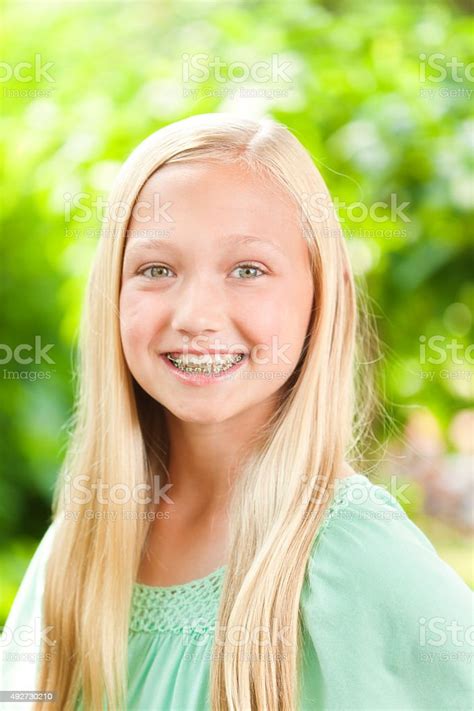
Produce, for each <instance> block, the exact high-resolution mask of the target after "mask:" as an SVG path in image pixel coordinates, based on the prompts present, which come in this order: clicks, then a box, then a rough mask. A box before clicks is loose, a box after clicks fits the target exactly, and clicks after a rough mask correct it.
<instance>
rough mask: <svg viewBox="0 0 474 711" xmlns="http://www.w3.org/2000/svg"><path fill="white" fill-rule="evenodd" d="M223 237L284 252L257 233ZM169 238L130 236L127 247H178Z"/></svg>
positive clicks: (134, 249)
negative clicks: (256, 234)
mask: <svg viewBox="0 0 474 711" xmlns="http://www.w3.org/2000/svg"><path fill="white" fill-rule="evenodd" d="M223 237H224V239H225V241H226V242H227V241H228V242H229V243H232V242H234V243H236V244H262V245H264V246H267V247H270V249H273V250H276V251H277V252H279V253H280V254H283V250H282V249H281V247H279V245H278V244H277V243H276V242H273V241H272V240H267V239H263V238H262V237H256V236H255V235H249V234H241V233H240V232H232V233H230V234H224V235H223ZM137 239H138V240H139V241H138V243H137V242H134V243H133V245H134V246H132V241H131V240H137ZM167 239H168V238H166V237H164V238H163V237H161V238H160V237H138V238H137V237H132V238H131V239H130V238H129V239H128V240H127V245H126V248H127V251H128V252H129V253H130V252H135V251H136V250H138V249H140V248H143V249H145V250H151V249H156V248H158V247H172V248H173V247H174V248H176V247H177V245H176V243H175V242H169V241H167Z"/></svg>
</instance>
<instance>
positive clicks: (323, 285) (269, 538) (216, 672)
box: [2, 114, 472, 711]
mask: <svg viewBox="0 0 474 711" xmlns="http://www.w3.org/2000/svg"><path fill="white" fill-rule="evenodd" d="M315 205H317V206H318V210H315ZM356 311H357V310H356V298H355V286H354V279H353V275H352V272H351V267H350V263H349V260H348V255H347V251H346V247H345V243H344V239H343V237H342V234H341V230H340V227H339V224H338V222H337V219H336V216H335V213H334V210H333V208H332V207H331V202H330V198H329V194H328V192H327V188H326V186H325V184H324V182H323V180H322V178H321V176H320V174H319V172H318V171H317V169H316V168H315V166H314V164H313V162H312V160H311V158H310V156H309V154H308V153H307V152H306V151H305V149H304V148H303V146H302V145H301V144H300V143H299V141H298V140H297V139H296V138H295V137H294V136H293V135H292V134H291V133H290V132H289V131H288V130H287V129H286V128H285V127H284V126H282V125H280V124H278V123H277V122H275V121H273V120H270V119H263V120H260V121H254V120H250V119H244V118H240V117H236V116H233V115H229V114H215V115H207V114H206V115H198V116H193V117H191V118H188V119H185V120H182V121H179V122H177V123H174V124H171V125H169V126H167V127H165V128H162V129H160V130H159V131H157V132H156V133H154V134H152V135H151V136H149V137H148V138H147V139H146V140H144V141H143V143H141V144H140V145H139V146H138V148H136V150H135V151H134V152H133V153H132V154H131V156H130V157H129V158H128V160H127V161H126V162H125V164H124V165H123V168H122V170H121V171H120V173H119V175H118V177H117V179H116V182H115V184H114V186H113V189H112V192H111V196H110V201H109V205H108V217H107V223H106V225H105V226H104V229H103V234H102V236H101V240H100V245H99V249H98V252H97V257H96V260H95V263H94V266H93V270H92V274H91V278H90V283H89V289H88V297H87V302H86V306H85V312H84V314H85V315H84V319H83V328H82V335H81V356H82V364H81V388H80V393H79V397H78V403H77V411H76V416H75V428H74V433H73V437H72V440H71V444H70V447H69V450H68V454H67V457H66V460H65V463H64V468H63V471H62V475H61V477H60V479H59V483H58V488H57V490H56V492H55V498H54V503H53V522H52V524H51V525H50V528H49V529H48V531H47V532H46V534H45V536H44V538H43V540H42V542H41V543H40V546H39V547H38V549H37V552H36V553H35V556H34V558H33V560H32V562H31V564H30V567H29V569H28V571H27V573H26V576H25V578H24V580H23V582H22V585H21V588H20V590H19V592H18V595H17V598H16V600H15V603H14V605H13V608H12V611H11V614H10V616H9V618H8V621H7V639H8V644H5V645H4V650H5V651H4V655H7V656H4V659H5V664H4V667H5V669H6V671H5V677H4V682H3V686H2V688H3V689H8V690H13V689H17V690H18V689H21V688H23V689H36V690H38V691H39V692H40V694H41V692H54V693H55V703H56V707H57V708H59V709H61V711H62V710H66V711H69V710H72V709H76V708H82V709H87V710H89V709H93V710H96V709H103V708H107V709H112V710H113V711H115V710H116V709H121V708H124V709H125V708H126V709H147V710H148V709H157V710H159V711H202V710H205V709H212V711H227V710H230V711H244V710H257V711H266V710H269V711H277V710H284V711H288V710H289V711H296V710H299V709H303V710H308V711H309V710H316V709H339V710H342V709H344V710H348V709H350V710H351V711H353V710H355V709H359V710H361V711H362V709H363V710H364V711H380V710H381V709H391V710H392V711H395V710H396V711H402V710H403V711H406V710H408V709H420V710H421V709H423V710H428V709H430V710H433V711H434V710H435V709H440V710H441V709H443V710H447V709H467V708H470V705H471V702H472V686H471V683H470V674H469V664H470V652H471V651H472V647H471V646H470V645H471V641H470V638H469V624H470V606H471V602H472V597H471V592H470V590H469V588H468V587H467V586H466V585H465V584H464V582H463V581H462V580H461V579H460V577H459V576H458V575H457V574H456V573H455V572H454V571H453V570H452V569H451V568H450V567H448V566H447V565H446V564H445V563H444V562H443V561H442V560H441V559H440V558H439V557H438V555H437V554H436V551H435V549H434V548H433V546H432V545H431V543H430V542H429V540H428V539H427V538H426V537H425V536H424V534H423V533H422V532H421V531H420V530H419V529H418V528H417V527H416V526H415V525H414V524H413V523H412V522H411V521H410V520H409V519H408V517H407V516H406V514H405V513H404V510H403V509H402V508H401V506H400V505H399V504H398V503H397V501H396V499H395V498H394V496H393V495H392V494H391V493H389V492H388V491H387V490H385V489H384V488H382V487H381V486H379V485H377V484H374V483H372V482H371V481H370V480H369V479H368V477H367V476H366V475H365V474H363V473H359V472H356V471H354V470H353V469H352V468H351V467H350V466H349V465H348V463H347V462H348V460H349V459H350V457H351V455H353V454H354V453H355V451H356V444H357V441H358V438H359V433H360V429H361V421H362V418H361V415H360V412H361V410H360V409H359V406H358V403H357V401H356V395H357V393H358V392H359V391H360V393H361V394H362V397H363V398H364V397H365V398H366V397H367V391H365V392H364V391H363V390H362V389H359V390H358V388H357V386H356V383H357V378H356V376H357V372H356V371H355V368H354V363H355V361H356V355H357V350H356V343H357V341H356V337H357V335H358V334H359V336H360V333H361V331H360V328H357V319H356ZM364 385H366V384H365V383H362V386H364ZM353 423H355V424H353ZM353 461H354V460H353ZM24 625H26V626H27V628H31V629H32V630H34V631H35V634H34V635H33V640H31V639H30V638H29V643H28V648H27V649H26V650H25V648H22V645H21V640H19V635H18V634H17V632H18V629H19V627H22V629H23V628H24ZM453 630H455V632H454V631H453ZM471 631H472V630H471ZM25 651H26V652H29V653H30V654H33V657H34V661H35V664H34V665H31V663H28V662H27V663H26V664H25V663H22V657H21V654H20V653H21V652H25ZM467 657H469V658H467ZM28 664H29V666H28ZM25 668H26V669H27V670H28V669H30V670H31V671H30V676H28V673H27V674H26V675H25ZM35 708H36V709H50V708H51V703H50V702H48V701H47V700H44V699H43V700H41V699H40V700H37V701H36V705H35Z"/></svg>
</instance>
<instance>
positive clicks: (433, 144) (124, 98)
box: [0, 0, 474, 621]
mask: <svg viewBox="0 0 474 711" xmlns="http://www.w3.org/2000/svg"><path fill="white" fill-rule="evenodd" d="M2 15H3V19H4V23H3V25H4V31H3V39H2V46H3V57H4V60H3V61H4V62H5V63H6V65H7V68H6V69H5V67H4V65H3V64H2V76H1V86H0V89H1V90H2V114H1V123H2V131H1V133H2V146H1V151H2V154H1V155H2V161H1V163H2V180H3V189H2V201H1V203H2V204H1V243H2V255H3V270H2V271H3V280H2V281H3V286H2V289H3V294H2V304H3V308H2V321H3V324H2V343H5V344H8V345H10V346H11V347H12V348H14V347H15V346H16V345H17V344H21V343H26V344H33V343H34V339H35V336H37V335H40V336H41V342H42V344H43V345H44V344H50V343H51V344H53V348H52V350H51V351H50V355H51V356H52V358H53V359H54V364H53V365H50V364H48V363H44V362H43V363H42V364H40V365H33V366H31V367H29V366H21V365H19V364H17V363H10V364H8V365H3V366H2V370H3V369H6V370H8V371H12V370H15V371H24V372H26V374H27V376H26V377H28V378H32V377H33V376H30V375H28V373H30V372H34V373H38V372H39V371H44V372H45V373H46V374H45V375H44V379H39V376H37V379H36V380H33V379H25V380H16V379H11V376H7V375H5V370H3V372H2V389H3V397H2V400H1V405H0V408H1V410H0V414H1V423H2V433H3V451H2V457H1V460H2V465H3V472H2V476H1V479H0V533H1V541H2V543H1V548H0V564H1V569H2V585H3V588H2V593H3V594H2V600H1V606H0V617H1V618H2V619H4V618H5V616H6V614H7V612H8V609H9V607H10V605H11V602H12V599H13V596H14V594H15V592H16V589H17V587H18V584H19V582H20V580H21V577H22V575H23V573H24V570H25V568H26V566H27V563H28V561H29V559H30V557H31V555H32V553H33V551H34V548H35V546H36V545H37V542H38V540H39V538H40V537H41V536H42V535H43V533H44V531H45V529H46V527H47V524H48V522H49V519H48V517H49V513H50V501H51V494H52V487H53V483H54V480H55V477H56V475H57V472H58V468H59V466H60V463H61V458H62V456H63V454H64V447H65V444H66V441H67V432H66V427H65V424H66V422H67V419H68V417H69V415H70V414H71V408H72V397H73V382H72V372H73V348H74V345H75V338H76V336H77V328H78V320H79V314H80V308H81V299H82V293H83V288H84V284H85V280H86V278H87V274H88V269H89V266H90V263H91V259H92V255H93V253H94V250H95V247H96V243H97V238H96V236H94V234H95V233H96V228H97V227H98V226H99V221H98V219H97V216H96V217H92V218H91V220H90V221H88V222H87V223H82V224H80V225H77V224H75V225H74V227H79V228H80V232H79V233H77V234H73V235H71V234H70V233H68V232H67V229H68V227H70V226H71V225H70V223H67V220H66V218H65V210H66V207H67V205H68V204H69V202H70V199H71V198H70V196H73V195H77V194H79V193H82V192H84V193H87V194H88V195H89V198H88V200H87V202H88V204H92V202H93V200H94V198H95V197H96V196H102V197H103V198H104V199H106V196H107V190H108V187H109V186H110V183H111V181H112V179H113V177H114V175H115V173H116V172H117V170H118V167H119V166H120V164H121V162H122V161H123V160H124V159H125V158H126V157H127V155H128V154H129V152H130V151H131V150H132V149H133V148H134V147H135V146H136V145H137V144H138V143H139V142H140V141H141V140H142V139H143V138H144V137H145V136H147V135H149V134H150V133H152V132H153V131H155V130H156V129H158V128H159V127H160V126H162V125H165V124H167V123H169V122H171V121H174V120H177V119H179V118H183V117H185V116H188V115H190V114H193V113H203V112H213V111H222V110H227V109H229V110H233V108H234V106H233V104H232V102H230V101H229V99H228V97H226V96H225V95H224V96H218V95H213V92H214V93H218V92H216V91H215V90H219V91H220V92H221V93H223V92H222V90H223V88H225V87H227V88H229V87H231V88H232V87H233V88H234V89H239V88H240V84H239V81H238V77H237V79H236V77H235V76H234V80H233V81H232V80H231V81H230V82H228V83H226V84H223V83H221V82H219V81H218V80H217V79H216V77H215V76H214V75H212V74H211V76H210V77H209V78H208V80H207V81H205V82H197V81H195V82H191V88H193V89H194V90H196V89H198V90H199V92H200V94H199V96H194V97H193V96H189V95H188V96H186V95H185V93H186V89H187V88H189V85H188V84H186V82H185V81H184V78H183V71H184V69H183V67H184V66H185V65H186V62H188V61H189V58H192V57H194V56H195V55H197V54H200V53H204V54H206V55H208V56H209V57H211V58H212V57H220V58H221V60H222V61H223V62H227V63H228V65H229V64H231V63H233V62H244V63H246V64H247V65H252V63H254V62H256V61H260V60H263V61H270V60H271V57H272V55H277V56H278V58H279V61H280V62H284V61H288V62H290V66H291V72H290V74H291V77H292V80H291V83H290V85H289V87H288V85H284V86H283V88H284V89H288V91H287V92H286V95H284V96H282V97H280V98H276V99H265V98H263V99H252V98H247V99H245V100H242V101H241V103H240V105H239V110H241V111H243V112H244V113H247V114H249V115H250V114H253V113H258V112H259V111H260V112H261V111H262V110H263V111H267V112H269V113H271V114H272V115H273V116H275V117H276V118H277V119H279V120H281V121H283V122H284V123H285V124H287V125H288V126H289V127H290V129H291V130H292V131H294V132H295V133H296V135H297V136H298V137H299V138H300V140H301V141H302V142H303V143H304V145H305V146H306V147H307V148H308V150H309V151H310V152H311V154H312V155H313V156H314V159H315V160H316V162H317V163H318V166H319V168H320V170H321V172H322V173H323V176H324V178H325V179H326V181H327V183H328V186H329V189H330V191H331V193H332V195H333V196H336V197H337V198H338V200H339V201H341V202H345V203H347V204H351V203H353V202H355V201H362V202H363V203H364V204H366V205H371V204H373V203H374V202H376V201H379V200H381V201H387V202H390V195H391V194H395V195H396V196H397V203H398V204H400V203H402V202H404V201H407V202H408V203H409V208H408V209H407V210H406V213H407V214H408V215H409V222H408V223H407V224H406V223H404V222H403V221H402V220H400V219H396V220H395V221H388V222H386V223H384V224H382V225H381V224H380V223H376V222H374V221H373V220H372V221H371V220H370V219H366V220H365V221H364V222H363V223H355V224H351V222H350V221H347V222H346V223H345V225H344V227H345V228H346V229H348V230H354V233H353V235H352V236H350V235H349V233H348V234H347V240H348V244H349V247H350V250H351V255H352V258H353V263H354V269H355V271H356V272H357V273H358V274H360V275H362V276H364V278H365V280H366V282H367V286H368V289H369V293H370V296H371V298H372V300H373V306H374V308H375V309H376V310H377V313H378V327H379V332H380V336H381V339H382V341H383V343H384V344H386V351H385V359H384V369H385V381H384V389H385V397H386V404H387V407H388V408H389V409H390V412H391V414H392V416H393V417H394V418H395V419H396V421H397V422H400V426H401V427H402V426H403V423H404V422H405V421H406V419H407V417H408V415H409V414H410V412H412V411H413V409H414V408H419V407H424V408H427V409H428V410H429V411H430V412H431V413H432V414H433V416H434V417H435V418H436V420H437V422H438V423H439V425H440V429H441V432H442V437H443V439H444V444H445V446H446V447H447V450H448V451H455V445H454V444H453V442H452V441H450V439H449V425H450V423H451V422H452V419H453V417H454V415H455V414H456V413H457V412H459V411H462V410H465V409H466V408H468V407H469V403H470V402H471V400H470V398H471V397H472V383H471V384H469V383H468V382H466V381H462V380H456V379H453V380H448V379H442V378H439V377H437V378H435V379H434V381H433V382H428V381H424V380H422V379H421V378H420V370H421V368H420V356H419V337H420V335H422V334H424V335H426V336H427V337H429V336H430V335H441V336H443V337H445V338H446V339H452V338H457V339H458V341H459V342H460V343H461V344H463V345H464V346H465V347H467V346H468V344H469V343H470V342H472V320H470V319H469V317H468V315H467V308H466V307H469V308H470V307H472V304H473V302H474V285H473V283H472V281H470V274H471V275H472V263H470V258H471V257H472V255H471V253H470V251H469V250H470V244H469V232H468V225H469V223H468V219H469V213H468V202H469V198H470V197H471V196H472V182H471V181H470V178H469V171H470V170H471V169H472V163H473V142H472V133H473V125H474V124H473V119H472V105H473V99H472V98H471V97H469V96H468V97H465V96H460V95H453V96H445V95H442V96H441V95H439V93H438V95H436V96H429V95H427V94H423V92H424V91H425V90H426V89H433V90H435V91H436V92H439V90H440V89H443V90H446V89H454V90H459V89H464V90H466V91H469V90H470V91H471V94H472V88H474V86H473V82H472V81H471V80H470V78H469V77H468V76H466V75H464V76H463V78H462V81H461V82H458V81H456V80H455V78H454V77H453V76H450V74H449V72H448V75H447V77H446V78H445V79H444V80H443V81H442V82H437V81H436V79H437V78H438V73H437V71H436V70H435V69H433V68H431V69H430V68H429V67H428V68H426V77H423V71H424V68H425V67H426V64H424V63H423V62H424V59H423V57H425V56H426V57H429V56H432V55H433V54H434V53H442V55H443V57H444V59H441V60H440V64H444V65H445V64H446V62H447V61H448V60H449V58H452V57H457V58H458V59H459V60H460V61H462V62H464V64H465V65H466V64H467V63H469V62H470V61H472V56H469V52H470V50H471V48H472V31H473V23H472V18H471V17H470V16H469V15H468V13H467V10H466V8H465V6H464V4H463V3H454V2H448V1H447V0H443V1H442V2H437V3H422V2H415V3H414V2H410V1H408V0H407V1H405V0H397V1H394V0H385V1H384V2H365V1H362V0H360V1H357V0H354V1H352V2H350V1H349V0H347V1H345V0H340V1H339V2H334V3H329V2H324V3H323V2H310V0H296V1H295V2H282V3H280V2H268V1H265V0H262V1H260V2H257V1H255V2H240V1H233V2H232V1H231V2H222V3H218V2H215V3H212V2H173V3H172V2H164V1H162V2H133V1H132V2H114V1H111V2H63V3H57V2H15V3H10V2H8V3H6V4H5V3H4V4H3V6H2ZM36 55H40V58H41V63H42V65H43V66H44V65H48V64H49V63H52V65H51V66H50V68H49V69H48V70H47V71H46V74H45V75H42V76H39V77H38V80H36V79H35V78H33V81H30V82H25V81H18V80H16V79H15V78H14V76H12V77H11V78H9V77H8V67H14V66H16V65H17V64H18V63H19V62H25V61H26V62H31V63H32V65H33V66H34V65H35V61H38V60H37V59H35V56H36ZM421 55H423V57H421ZM224 75H225V72H224ZM262 87H263V88H265V89H271V88H273V87H271V86H269V85H266V84H263V85H259V88H262ZM280 87H281V84H280ZM25 90H28V91H30V90H32V91H33V96H29V97H28V96H22V95H21V92H24V91H25ZM206 91H208V92H209V94H210V95H209V96H205V92H206ZM381 227H382V228H384V229H387V230H389V232H390V234H389V236H387V235H385V236H382V237H367V236H365V235H364V234H361V233H360V232H358V231H360V230H361V229H364V230H371V229H379V228H381ZM86 228H91V234H89V235H88V233H87V232H86ZM404 229H405V230H406V235H405V236H396V234H395V230H404ZM463 305H464V306H463ZM441 367H447V366H446V364H444V365H440V366H435V367H434V369H435V370H436V369H439V368H441ZM48 374H49V375H48ZM22 377H23V376H22ZM35 377H36V376H35ZM379 426H380V436H381V437H384V436H388V435H387V426H386V423H385V424H384V423H380V425H379ZM421 509H422V502H421V500H420V503H419V507H418V508H417V509H416V510H413V511H410V515H411V516H413V518H415V520H417V521H419V522H420V525H423V526H424V528H425V530H427V532H429V534H430V535H432V536H433V540H434V543H435V545H438V546H439V549H440V550H443V552H444V554H445V556H446V558H447V559H448V560H449V562H450V563H451V564H452V565H454V566H455V567H456V568H457V569H458V570H459V571H460V573H461V574H462V575H463V576H464V578H465V579H466V580H469V582H470V583H471V584H474V575H473V573H472V558H469V550H470V547H471V545H472V543H471V542H470V541H469V539H466V537H465V536H462V535H460V534H458V533H457V532H456V531H454V529H451V528H450V527H447V526H444V525H442V524H440V523H438V522H435V521H432V520H429V518H428V517H424V516H423V515H422V513H421ZM417 517H418V518H417ZM0 621H1V620H0Z"/></svg>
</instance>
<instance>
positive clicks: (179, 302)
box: [171, 275, 224, 335]
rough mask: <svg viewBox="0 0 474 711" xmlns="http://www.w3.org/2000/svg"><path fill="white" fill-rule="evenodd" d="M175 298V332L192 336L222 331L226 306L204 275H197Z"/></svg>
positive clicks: (172, 320) (173, 323)
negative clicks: (204, 332)
mask: <svg viewBox="0 0 474 711" xmlns="http://www.w3.org/2000/svg"><path fill="white" fill-rule="evenodd" d="M174 296H175V300H174V303H173V307H172V309H173V315H172V318H171V327H172V328H173V330H175V331H181V332H185V333H186V334H192V335H198V334H201V333H202V332H203V331H221V330H222V328H223V325H224V323H223V321H224V306H223V303H222V301H221V299H220V298H219V294H218V292H217V291H216V289H215V288H213V287H212V285H211V283H210V281H209V279H206V278H205V277H204V275H195V276H194V277H193V278H192V279H190V280H189V281H188V283H187V284H186V285H185V284H183V285H182V287H181V289H180V290H179V291H175V293H174Z"/></svg>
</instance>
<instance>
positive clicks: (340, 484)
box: [133, 472, 368, 594]
mask: <svg viewBox="0 0 474 711" xmlns="http://www.w3.org/2000/svg"><path fill="white" fill-rule="evenodd" d="M353 479H364V480H367V481H368V478H367V477H366V476H365V474H360V473H359V472H355V473H354V474H350V475H349V476H346V477H344V478H342V479H341V478H339V477H338V478H337V479H336V486H335V492H334V494H335V495H334V500H333V502H332V504H331V506H330V508H332V507H334V506H335V505H337V504H338V503H340V496H341V493H342V492H343V491H344V490H345V488H346V486H347V483H349V482H350V481H351V480H353ZM226 568H227V564H225V565H221V566H220V568H216V569H215V570H213V571H212V572H211V573H208V574H207V575H204V576H202V577H200V578H194V579H193V580H188V581H186V582H185V583H175V584H174V585H148V584H147V583H139V582H137V581H136V582H135V583H134V584H133V585H134V587H135V588H141V589H142V590H143V591H144V592H146V591H156V592H157V593H161V594H163V593H166V592H169V593H174V592H176V591H177V590H181V589H185V588H191V587H196V586H200V585H201V584H202V583H206V582H207V581H208V580H214V578H219V577H220V575H221V573H223V572H224V571H225V570H226Z"/></svg>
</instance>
